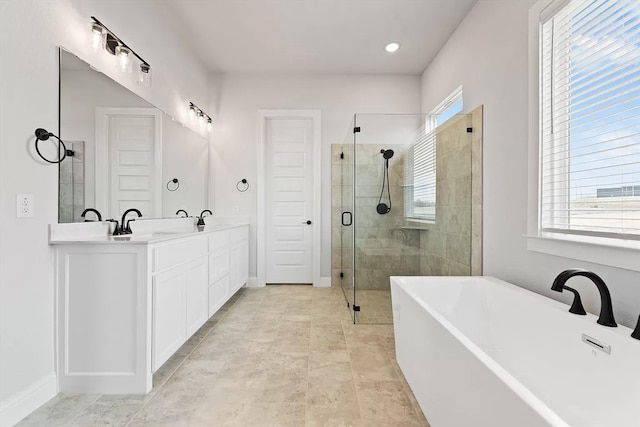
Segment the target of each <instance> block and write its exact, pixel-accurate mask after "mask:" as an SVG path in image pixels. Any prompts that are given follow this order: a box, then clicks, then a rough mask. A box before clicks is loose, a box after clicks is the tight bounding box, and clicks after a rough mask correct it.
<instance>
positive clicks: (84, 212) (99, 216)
mask: <svg viewBox="0 0 640 427" xmlns="http://www.w3.org/2000/svg"><path fill="white" fill-rule="evenodd" d="M89 212H93V213H95V214H96V216H97V217H98V221H102V215H100V212H98V210H97V209H93V208H87V209H85V210H83V211H82V213H81V214H80V216H81V217H82V218H84V216H85V215H86V214H87V213H89ZM84 222H91V220H90V219H85V220H84Z"/></svg>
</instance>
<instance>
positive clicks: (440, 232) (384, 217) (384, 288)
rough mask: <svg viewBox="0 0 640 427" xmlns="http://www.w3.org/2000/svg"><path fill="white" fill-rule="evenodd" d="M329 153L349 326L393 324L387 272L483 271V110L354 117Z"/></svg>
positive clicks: (339, 276) (337, 261)
mask: <svg viewBox="0 0 640 427" xmlns="http://www.w3.org/2000/svg"><path fill="white" fill-rule="evenodd" d="M439 119H440V120H441V121H443V122H442V123H438V120H439ZM331 155H332V238H331V245H332V259H331V265H332V285H333V286H341V287H342V289H343V291H344V295H345V299H346V303H347V304H348V306H349V309H350V311H351V314H352V317H353V320H354V323H370V324H390V323H392V309H391V292H390V282H389V277H391V276H469V275H481V274H482V253H481V251H482V107H478V108H476V109H475V110H473V111H472V112H471V113H470V114H459V115H455V116H453V117H451V118H449V119H447V120H446V121H444V120H442V117H433V116H429V115H406V114H356V115H355V116H354V118H353V122H352V125H351V127H350V129H349V132H348V133H347V136H346V137H345V140H344V141H343V143H342V144H333V145H332V147H331Z"/></svg>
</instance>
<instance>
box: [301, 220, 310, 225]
mask: <svg viewBox="0 0 640 427" xmlns="http://www.w3.org/2000/svg"><path fill="white" fill-rule="evenodd" d="M302 223H303V224H307V225H311V220H310V219H309V220H306V221H302Z"/></svg>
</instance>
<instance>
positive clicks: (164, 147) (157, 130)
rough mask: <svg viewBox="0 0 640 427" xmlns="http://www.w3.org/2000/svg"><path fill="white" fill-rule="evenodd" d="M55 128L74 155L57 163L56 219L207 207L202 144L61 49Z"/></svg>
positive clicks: (167, 213) (160, 214)
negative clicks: (89, 210) (95, 212)
mask: <svg viewBox="0 0 640 427" xmlns="http://www.w3.org/2000/svg"><path fill="white" fill-rule="evenodd" d="M59 130H60V137H61V138H62V139H63V140H64V141H65V143H66V145H67V149H68V150H71V151H72V152H73V155H71V156H68V157H67V158H66V159H65V160H64V161H63V162H62V163H61V164H60V173H59V193H58V218H59V222H61V223H66V222H81V221H84V220H85V219H84V218H81V216H80V215H81V214H82V212H83V211H84V210H85V209H86V208H96V209H98V211H100V213H101V214H102V219H103V220H104V219H107V218H119V217H120V216H121V215H122V213H123V212H124V211H125V210H127V209H129V208H136V209H139V210H140V211H141V212H142V215H143V217H145V218H167V217H175V216H176V212H177V211H178V210H179V209H184V210H185V211H187V212H188V213H189V215H197V214H198V213H199V212H200V211H202V210H203V209H205V208H207V199H208V165H209V152H208V142H207V140H206V139H204V138H202V137H201V136H199V135H198V134H196V133H195V132H193V131H192V130H190V129H188V128H186V127H184V126H182V125H181V124H180V123H178V122H177V121H175V120H173V119H172V118H171V117H170V116H168V115H167V114H164V113H163V112H162V111H160V110H159V109H157V108H155V107H154V106H153V105H151V104H149V103H148V102H147V101H145V100H144V99H142V98H140V97H139V96H138V95H136V94H134V93H133V92H131V91H129V90H128V89H126V88H125V87H123V86H121V85H120V84H118V83H117V82H115V81H113V80H112V79H111V78H109V77H107V76H106V75H104V74H102V73H100V72H98V71H96V70H95V69H93V68H91V67H90V66H89V64H87V63H86V62H84V61H82V60H81V59H79V58H78V57H76V56H75V55H73V54H72V53H69V52H67V51H65V50H64V49H60V129H59ZM174 179H177V183H176V182H174ZM86 219H91V220H95V219H96V218H95V216H94V215H93V214H87V216H86Z"/></svg>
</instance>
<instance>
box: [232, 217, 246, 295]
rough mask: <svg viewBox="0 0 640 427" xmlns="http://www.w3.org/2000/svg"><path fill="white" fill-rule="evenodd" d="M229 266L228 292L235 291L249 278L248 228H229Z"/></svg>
mask: <svg viewBox="0 0 640 427" xmlns="http://www.w3.org/2000/svg"><path fill="white" fill-rule="evenodd" d="M230 235H231V236H230V240H231V266H230V271H229V286H230V292H232V293H235V292H236V291H237V290H238V289H240V288H241V287H242V286H243V285H245V284H246V283H247V280H248V279H249V228H248V227H247V228H238V229H234V230H230Z"/></svg>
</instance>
